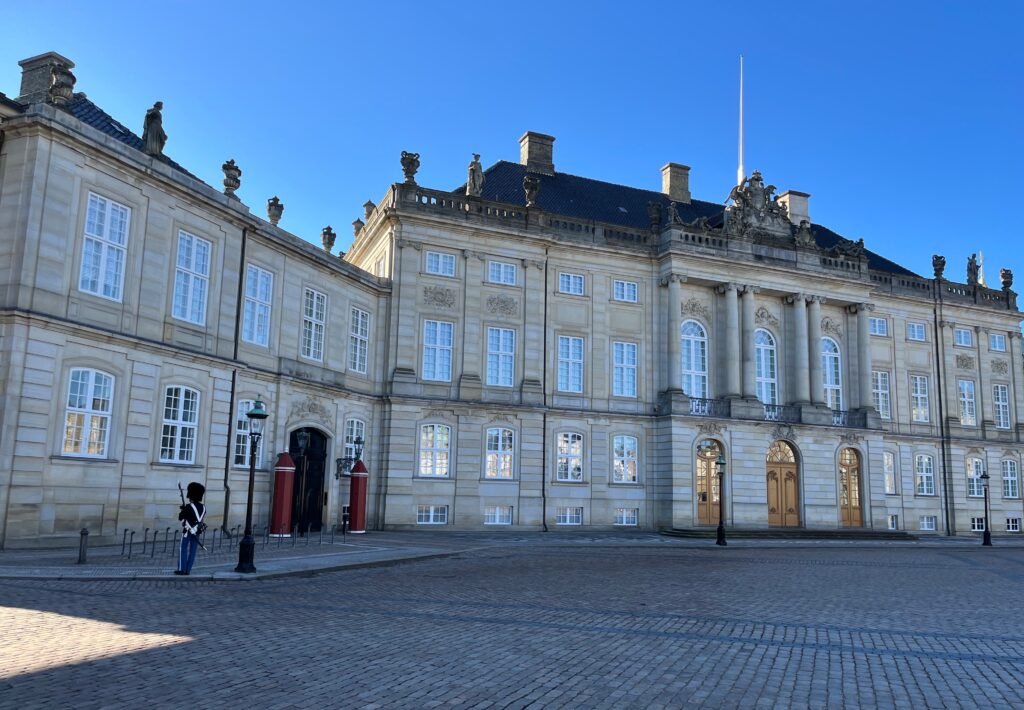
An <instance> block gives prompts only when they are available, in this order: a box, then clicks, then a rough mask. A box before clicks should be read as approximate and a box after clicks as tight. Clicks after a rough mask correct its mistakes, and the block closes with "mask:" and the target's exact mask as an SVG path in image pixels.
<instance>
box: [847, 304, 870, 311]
mask: <svg viewBox="0 0 1024 710" xmlns="http://www.w3.org/2000/svg"><path fill="white" fill-rule="evenodd" d="M846 310H847V311H849V312H850V313H870V312H871V311H874V310H875V304H874V303H853V304H851V305H849V306H847V307H846Z"/></svg>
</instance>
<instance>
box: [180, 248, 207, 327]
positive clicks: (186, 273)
mask: <svg viewBox="0 0 1024 710" xmlns="http://www.w3.org/2000/svg"><path fill="white" fill-rule="evenodd" d="M183 241H188V242H190V244H189V245H188V248H187V253H188V254H189V255H190V256H191V259H190V261H189V263H187V264H182V251H183V248H182V242H183ZM201 245H205V249H206V270H205V273H204V272H202V271H200V269H199V266H198V265H197V264H196V260H197V258H198V257H197V252H198V251H199V249H197V247H198V246H201ZM212 263H213V242H211V241H210V240H209V239H204V238H203V237H200V236H198V235H196V234H192V233H191V232H189V231H187V230H184V229H179V230H178V251H177V255H176V256H175V259H174V291H173V293H172V295H171V317H172V318H174V319H175V320H180V321H183V322H185V323H191V324H193V325H201V326H205V325H206V314H207V307H208V305H209V297H210V266H211V264H212ZM183 283H184V289H185V294H184V296H183V299H184V313H181V312H179V310H178V302H179V290H178V289H179V287H182V284H183ZM198 285H201V288H199V289H198V290H199V291H200V293H199V294H198V296H197V293H196V291H197V286H198ZM197 298H198V299H199V300H200V301H201V303H200V306H199V311H200V313H199V315H198V317H195V318H193V317H192V314H193V312H194V311H195V310H196V303H195V301H196V299H197Z"/></svg>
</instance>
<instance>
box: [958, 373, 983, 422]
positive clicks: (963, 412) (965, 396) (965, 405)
mask: <svg viewBox="0 0 1024 710" xmlns="http://www.w3.org/2000/svg"><path fill="white" fill-rule="evenodd" d="M956 393H957V404H958V414H959V415H960V426H978V407H977V398H976V397H975V383H974V380H963V379H957V381H956Z"/></svg>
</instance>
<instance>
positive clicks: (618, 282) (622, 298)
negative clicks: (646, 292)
mask: <svg viewBox="0 0 1024 710" xmlns="http://www.w3.org/2000/svg"><path fill="white" fill-rule="evenodd" d="M620 286H621V287H622V294H621V295H620V294H619V287H620ZM631 286H632V291H633V297H632V298H630V297H629V291H630V287H631ZM612 300H613V301H618V302H620V303H639V300H640V284H638V283H637V282H636V281H623V280H622V279H612Z"/></svg>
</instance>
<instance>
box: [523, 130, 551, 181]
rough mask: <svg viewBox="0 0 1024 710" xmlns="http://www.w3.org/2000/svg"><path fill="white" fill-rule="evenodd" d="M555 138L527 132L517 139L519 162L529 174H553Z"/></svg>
mask: <svg viewBox="0 0 1024 710" xmlns="http://www.w3.org/2000/svg"><path fill="white" fill-rule="evenodd" d="M554 145H555V137H554V136H546V135H544V134H543V133H534V132H533V131H527V132H526V133H524V134H523V137H522V138H520V139H519V162H520V163H521V164H523V165H525V166H526V170H527V171H528V172H531V173H540V174H541V175H554V174H555V158H554Z"/></svg>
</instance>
